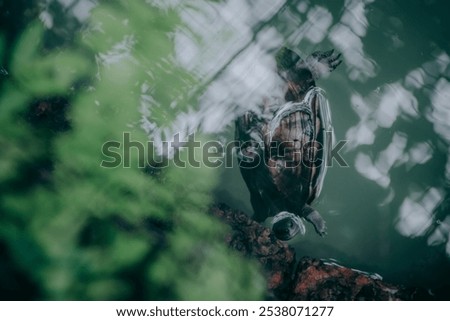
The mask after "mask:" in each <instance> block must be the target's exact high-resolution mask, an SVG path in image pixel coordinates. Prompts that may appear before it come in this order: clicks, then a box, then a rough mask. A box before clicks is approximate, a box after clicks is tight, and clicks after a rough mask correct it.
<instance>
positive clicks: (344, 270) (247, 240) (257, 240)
mask: <svg viewBox="0 0 450 321" xmlns="http://www.w3.org/2000/svg"><path fill="white" fill-rule="evenodd" d="M211 212H212V214H213V215H215V216H217V217H219V218H221V219H222V220H223V221H225V222H226V223H227V224H228V225H230V226H231V230H232V231H231V233H230V234H229V236H228V238H227V240H226V241H227V243H228V244H229V245H230V246H231V247H232V248H234V249H236V250H237V251H239V252H241V253H242V254H243V255H245V256H247V257H251V258H256V259H257V260H258V261H259V262H260V263H261V265H262V267H263V270H264V271H265V273H266V277H267V290H268V298H270V299H275V300H415V299H420V300H423V299H433V298H432V297H430V296H429V295H428V294H427V293H426V292H425V291H422V290H419V289H407V288H405V287H403V286H396V285H392V284H389V283H386V282H384V281H382V280H380V279H378V278H373V277H371V276H369V275H367V274H364V273H363V272H361V271H355V270H353V269H351V268H348V267H343V266H339V265H336V264H330V263H326V262H324V261H322V260H320V259H313V258H307V257H303V258H301V259H299V260H297V259H296V254H295V251H294V249H293V248H292V247H290V246H289V245H288V244H287V243H285V242H282V241H280V240H278V239H277V238H276V237H275V236H274V235H273V234H272V233H271V231H270V230H269V229H267V228H265V227H263V226H262V225H261V224H259V223H257V222H255V221H253V220H252V219H251V218H250V217H248V216H247V215H246V214H245V213H243V212H240V211H236V210H232V209H231V208H229V207H228V206H226V205H223V204H221V205H217V206H213V207H212V208H211Z"/></svg>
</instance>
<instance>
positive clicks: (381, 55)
mask: <svg viewBox="0 0 450 321" xmlns="http://www.w3.org/2000/svg"><path fill="white" fill-rule="evenodd" d="M288 3H289V4H288V5H287V6H285V7H282V9H280V10H278V11H277V12H276V13H275V15H274V17H273V21H270V22H269V23H268V24H269V25H270V26H273V28H275V29H276V30H277V31H278V32H280V33H281V34H282V35H283V36H284V38H285V41H286V42H287V44H289V45H290V46H292V47H293V48H296V49H297V51H299V52H305V53H311V52H312V51H315V50H326V49H329V48H335V49H336V50H339V51H340V52H342V54H343V57H344V62H343V64H342V65H341V66H339V67H338V68H337V70H336V71H335V72H333V74H331V75H330V77H329V78H328V79H323V80H319V81H318V85H319V86H320V87H322V88H324V89H325V90H326V91H327V94H328V98H329V101H330V104H331V109H332V116H333V117H332V118H333V125H334V128H335V133H336V138H337V140H347V141H348V142H347V144H346V146H345V148H344V149H343V153H342V155H343V157H344V159H345V160H346V162H347V163H348V165H349V167H348V168H343V167H339V166H337V164H336V163H334V164H333V166H332V167H331V168H329V169H328V174H327V177H326V179H325V183H324V188H323V191H322V194H321V196H320V197H319V199H318V200H316V202H315V203H314V205H315V207H316V208H317V209H318V210H319V212H321V213H322V216H323V217H324V218H325V219H326V221H327V224H328V235H327V236H326V237H324V238H320V237H319V236H318V235H316V234H315V232H314V230H313V228H312V226H311V225H307V234H306V235H305V236H304V237H297V238H295V239H294V240H292V241H290V243H291V244H292V245H293V246H295V248H296V249H297V251H298V255H300V256H301V255H308V256H312V257H320V258H330V259H335V260H337V261H338V262H339V263H341V264H344V265H347V266H351V267H354V268H357V269H362V270H365V271H367V272H371V273H378V274H380V275H381V276H382V277H383V278H384V279H386V280H388V281H391V282H401V283H405V284H410V285H420V286H424V287H427V288H436V287H440V286H442V285H444V284H445V285H447V286H448V285H449V284H450V238H449V231H450V215H449V214H450V212H449V211H450V204H449V199H448V193H449V179H450V153H449V151H450V150H449V143H450V82H449V81H450V57H449V55H448V52H449V44H450V42H449V39H450V35H449V30H450V29H449V24H448V22H446V20H447V13H446V12H448V11H446V8H448V4H447V3H446V2H445V1H374V2H371V1H365V2H364V1H346V2H345V3H344V2H343V1H314V2H308V1H307V2H302V1H298V2H294V1H292V2H288ZM447 10H448V9H447ZM303 12H304V13H303ZM264 28H269V27H268V26H265V27H264ZM264 28H263V30H264ZM299 29H300V30H301V31H303V33H302V32H301V31H299ZM260 32H261V31H260ZM247 50H248V49H247ZM222 187H223V188H221V189H220V191H219V194H220V195H221V196H222V197H223V198H224V199H225V200H226V201H228V202H229V203H231V204H232V205H234V206H237V207H240V208H242V209H243V210H245V211H246V212H248V213H252V210H251V207H250V205H249V202H248V200H249V196H248V193H247V192H246V189H245V186H244V183H243V181H242V180H240V177H239V172H238V171H237V170H235V171H231V170H226V171H225V172H224V174H223V185H222Z"/></svg>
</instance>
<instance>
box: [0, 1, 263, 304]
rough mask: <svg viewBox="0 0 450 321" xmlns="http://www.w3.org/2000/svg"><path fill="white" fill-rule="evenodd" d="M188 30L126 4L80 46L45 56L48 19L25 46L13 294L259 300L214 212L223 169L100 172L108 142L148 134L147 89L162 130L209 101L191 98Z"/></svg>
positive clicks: (1, 223)
mask: <svg viewBox="0 0 450 321" xmlns="http://www.w3.org/2000/svg"><path fill="white" fill-rule="evenodd" d="M180 24H181V21H180V20H179V19H178V15H177V12H176V11H173V10H160V9H158V8H156V7H153V6H152V5H150V4H148V3H147V2H146V1H125V0H124V1H114V2H108V3H105V4H101V5H99V6H98V7H97V8H95V9H94V10H93V11H92V15H91V17H90V20H89V23H88V25H87V26H86V27H84V29H83V30H82V32H81V31H80V32H77V36H76V37H75V40H74V41H73V43H71V44H66V45H65V46H62V47H59V48H52V49H48V48H46V47H45V45H44V41H43V39H44V38H45V35H46V33H47V31H46V30H45V29H44V27H43V26H42V24H41V23H40V22H33V23H31V24H29V25H28V26H27V27H26V28H25V30H24V32H23V33H22V34H21V36H20V37H19V38H18V39H17V41H16V44H15V46H14V49H12V51H11V54H10V59H8V61H6V63H5V64H6V66H8V69H9V73H8V76H5V75H3V76H1V77H3V79H2V83H1V85H0V128H1V131H0V149H1V156H0V250H1V251H2V253H3V254H1V255H2V260H1V261H0V284H1V285H0V292H1V294H0V296H1V297H2V298H4V299H23V298H27V299H50V300H55V299H56V300H129V299H134V300H142V299H148V300H156V299H157V300H165V299H173V300H178V299H181V300H196V299H199V300H200V299H203V300H208V299H223V300H233V299H245V300H253V299H260V298H261V296H262V294H263V292H264V290H265V282H264V280H263V279H262V277H261V275H260V274H259V272H258V268H257V267H256V265H255V264H253V263H252V262H249V261H247V260H246V259H244V258H242V257H239V256H238V255H237V254H235V253H232V252H231V251H230V250H229V249H228V248H227V247H226V245H225V244H224V242H223V239H224V236H225V232H226V229H225V227H224V226H223V225H222V223H221V222H219V221H218V220H217V219H215V218H214V217H212V216H209V215H208V214H206V212H207V207H208V204H209V203H210V202H211V196H210V195H211V193H210V191H211V190H212V188H213V187H214V186H215V184H216V182H217V177H216V176H217V173H216V172H215V171H214V169H209V168H205V167H201V168H189V167H188V168H184V169H183V168H176V167H175V166H169V167H168V168H166V169H160V170H155V171H152V173H149V171H148V170H147V171H146V170H142V169H140V168H138V166H137V164H138V159H137V158H138V155H136V154H132V155H131V157H132V161H131V165H132V166H131V168H122V167H120V168H113V169H107V168H102V167H100V163H101V161H102V159H103V157H104V156H102V152H101V147H102V145H103V144H104V143H105V142H107V141H109V140H117V141H121V138H122V135H123V133H124V132H130V133H131V135H132V138H133V140H134V141H141V142H143V143H144V144H145V143H146V141H147V140H148V139H149V137H148V136H147V135H146V134H145V133H144V132H143V130H142V129H141V128H140V127H139V119H140V117H141V115H140V113H139V105H140V99H141V95H142V92H141V88H142V85H143V84H147V86H148V87H149V88H151V92H150V95H151V96H152V98H153V99H154V101H155V102H157V103H156V104H154V105H152V117H153V120H154V121H155V122H156V123H157V124H158V125H159V126H164V125H168V124H170V122H171V121H172V120H173V119H174V118H175V116H176V115H177V114H178V113H180V112H183V111H184V110H185V109H186V108H187V107H188V105H189V104H195V102H196V100H197V99H198V97H191V96H189V95H188V91H189V90H190V89H191V88H192V87H194V86H196V84H198V83H199V81H198V79H196V78H195V77H194V76H193V75H191V74H189V73H188V72H187V71H186V70H184V69H183V68H181V67H180V66H179V65H177V63H176V61H175V60H174V58H173V56H174V45H173V43H172V41H171V38H170V37H169V36H168V34H169V33H171V32H174V31H175V30H176V28H177V27H179V26H180ZM4 39H5V38H4V36H3V35H0V61H5V59H4V55H3V54H4V53H5V40H4ZM127 39H128V40H129V44H130V45H129V50H128V51H127V52H126V54H123V55H122V56H121V57H120V59H112V58H111V57H113V56H114V50H115V48H117V46H118V44H120V43H123V41H124V40H127ZM105 57H106V58H105ZM108 57H109V58H111V60H110V61H107V60H108ZM102 59H103V60H102ZM99 60H102V61H99ZM173 101H177V102H178V103H177V107H176V108H173V109H171V108H168V106H169V105H170V104H171V103H172V102H173ZM182 102H184V103H182ZM147 152H148V153H150V154H152V153H153V150H149V151H147ZM182 156H183V157H185V156H186V155H182ZM200 157H201V155H197V156H196V158H197V159H200Z"/></svg>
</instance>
